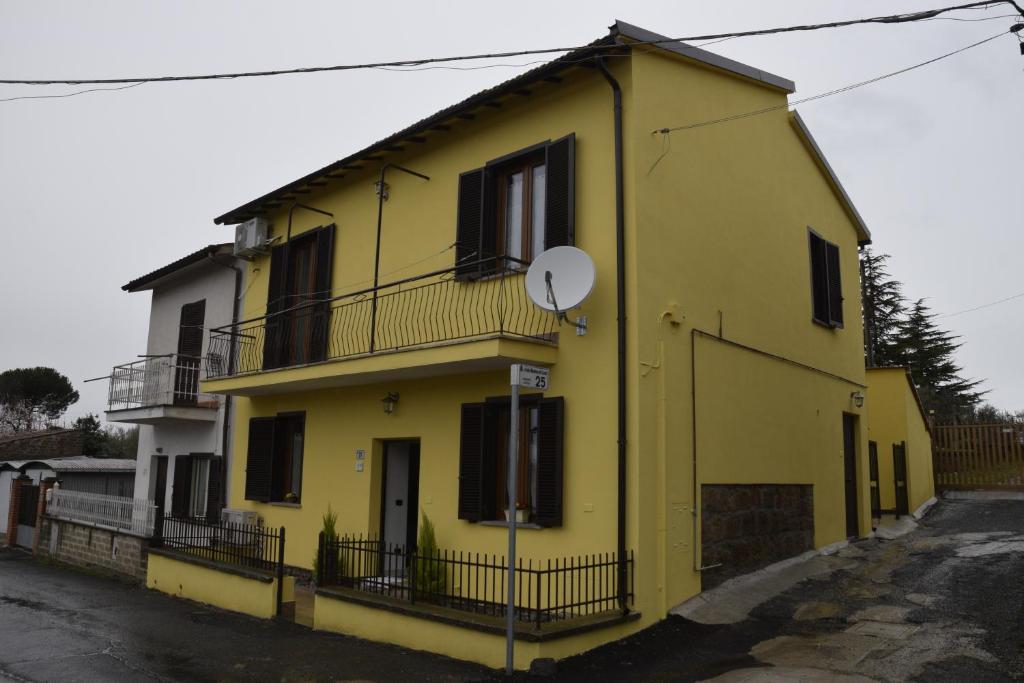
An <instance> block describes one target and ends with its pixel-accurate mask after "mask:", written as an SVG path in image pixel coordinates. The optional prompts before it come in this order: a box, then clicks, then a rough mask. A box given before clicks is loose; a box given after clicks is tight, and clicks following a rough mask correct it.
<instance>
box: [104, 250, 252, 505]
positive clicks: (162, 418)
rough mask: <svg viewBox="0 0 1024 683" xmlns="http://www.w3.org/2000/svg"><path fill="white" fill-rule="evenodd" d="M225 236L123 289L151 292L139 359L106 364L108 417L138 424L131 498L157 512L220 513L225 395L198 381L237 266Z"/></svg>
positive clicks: (234, 297)
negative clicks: (204, 390)
mask: <svg viewBox="0 0 1024 683" xmlns="http://www.w3.org/2000/svg"><path fill="white" fill-rule="evenodd" d="M239 263H240V261H238V260H236V259H235V258H234V257H233V256H232V245H231V244H214V245H210V246H207V247H204V248H202V249H200V250H199V251H196V252H194V253H192V254H189V255H188V256H185V257H184V258H181V259H178V260H177V261H175V262H173V263H170V264H168V265H166V266H164V267H162V268H159V269H157V270H155V271H153V272H151V273H149V274H147V275H143V276H142V277H139V278H136V279H135V280H132V281H131V282H129V283H128V284H126V285H124V287H122V289H123V290H125V291H126V292H144V291H150V292H152V303H151V306H150V315H149V340H148V342H147V344H146V350H145V353H144V354H140V356H139V358H138V359H137V360H134V361H131V362H128V363H125V364H123V365H118V366H116V367H114V368H113V370H112V371H111V373H110V387H109V395H108V403H107V412H106V415H107V420H108V421H110V422H124V423H131V424H137V425H139V450H138V458H137V462H136V471H135V492H134V496H135V498H137V499H148V500H152V501H154V502H155V503H156V504H157V506H158V509H159V512H161V513H163V514H170V515H173V516H191V517H212V518H214V519H219V518H220V508H221V507H223V504H224V501H226V500H227V491H228V486H230V481H228V476H229V475H228V473H229V472H230V471H231V470H230V468H229V467H227V466H226V459H227V458H230V457H231V454H230V452H229V449H230V438H229V437H230V433H231V431H230V430H231V403H230V401H231V399H230V398H228V397H221V396H214V395H209V394H203V393H201V392H200V391H199V380H200V375H201V373H203V372H205V368H206V366H207V363H211V364H216V363H226V362H229V359H224V358H214V357H210V356H208V353H207V348H206V346H207V339H208V338H209V335H207V334H206V330H208V329H210V328H212V327H219V326H224V325H231V324H232V322H233V320H235V316H236V315H237V313H238V311H237V310H236V302H237V301H238V298H239V295H240V293H241V291H242V289H241V288H242V281H243V279H244V275H243V271H242V269H241V268H240V267H239Z"/></svg>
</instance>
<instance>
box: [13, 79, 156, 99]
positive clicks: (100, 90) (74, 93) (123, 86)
mask: <svg viewBox="0 0 1024 683" xmlns="http://www.w3.org/2000/svg"><path fill="white" fill-rule="evenodd" d="M140 85H145V83H132V84H131V85H122V86H120V87H117V88H89V89H88V90H78V91H76V92H67V93H63V94H61V95H22V96H21V97H6V98H4V99H0V102H13V101H14V100H49V99H54V98H59V97H74V96H75V95H85V94H86V93H90V92H109V91H111V90H128V89H129V88H137V87H139V86H140Z"/></svg>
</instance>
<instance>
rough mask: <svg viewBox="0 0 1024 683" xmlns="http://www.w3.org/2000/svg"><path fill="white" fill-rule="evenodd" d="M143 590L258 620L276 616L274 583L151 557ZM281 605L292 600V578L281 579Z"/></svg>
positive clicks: (293, 588) (275, 589) (152, 555)
mask: <svg viewBox="0 0 1024 683" xmlns="http://www.w3.org/2000/svg"><path fill="white" fill-rule="evenodd" d="M146 587H147V588H152V589H153V590H158V591H160V592H161V593H167V594H168V595H173V596H176V597H179V598H188V599H189V600H195V601H196V602H202V603H205V604H207V605H213V606H214V607H220V608H222V609H226V610H231V611H232V612H241V613H243V614H249V615H252V616H254V617H259V618H261V619H270V618H272V617H274V616H275V615H276V614H277V579H276V578H274V579H272V580H271V581H269V582H268V581H260V580H257V579H251V578H246V577H244V576H239V575H237V574H232V573H229V572H225V571H219V570H217V569H212V568H210V567H204V566H201V565H198V564H194V563H191V562H183V561H179V560H175V559H172V558H170V557H167V556H165V555H157V554H154V553H150V555H149V567H148V568H147V570H146ZM282 588H283V591H282V595H283V600H284V602H293V601H294V600H295V578H294V577H291V576H286V577H284V585H283V587H282Z"/></svg>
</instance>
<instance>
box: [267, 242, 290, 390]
mask: <svg viewBox="0 0 1024 683" xmlns="http://www.w3.org/2000/svg"><path fill="white" fill-rule="evenodd" d="M284 251H285V248H284V246H280V247H274V248H273V249H271V250H270V275H269V276H268V284H267V318H266V321H267V322H266V325H265V326H264V329H263V369H264V370H270V369H273V368H279V367H281V365H282V355H283V349H284V320H283V318H282V316H280V315H277V314H278V313H280V312H281V311H283V310H284V308H285V301H284V299H285V274H286V273H285V267H284Z"/></svg>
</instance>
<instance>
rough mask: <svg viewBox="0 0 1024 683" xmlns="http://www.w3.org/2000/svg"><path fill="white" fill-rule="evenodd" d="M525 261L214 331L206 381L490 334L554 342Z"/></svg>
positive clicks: (494, 261)
mask: <svg viewBox="0 0 1024 683" xmlns="http://www.w3.org/2000/svg"><path fill="white" fill-rule="evenodd" d="M525 269H526V264H525V263H523V262H521V261H519V260H517V259H512V258H503V257H502V258H491V259H484V260H481V261H475V262H473V263H468V264H463V265H460V266H457V267H454V268H446V269H443V270H436V271H433V272H431V273H426V274H424V275H417V276H415V277H410V278H406V279H404V280H399V281H396V282H391V283H388V284H384V285H380V286H379V287H377V288H372V287H371V288H369V289H363V290H360V291H357V292H352V293H349V294H344V295H341V296H337V297H331V298H324V299H321V300H314V301H309V300H303V301H299V302H293V301H290V300H285V301H284V302H271V305H272V306H278V307H280V306H281V305H284V310H280V311H275V312H273V313H272V314H270V315H266V316H262V317H259V318H252V319H249V320H244V321H242V322H239V323H237V324H236V325H231V326H226V327H220V328H216V329H212V330H210V342H209V351H208V355H207V376H208V377H225V376H231V375H237V374H245V373H250V372H259V371H261V370H270V369H273V368H281V367H291V366H296V365H304V364H307V363H315V362H319V361H324V360H332V359H339V358H347V357H351V356H359V355H366V354H374V353H384V352H390V351H397V350H401V349H409V348H414V347H422V346H429V345H433V344H439V343H446V342H454V341H463V340H472V339H479V338H487V337H493V336H501V337H512V338H519V339H527V340H533V341H539V342H545V343H555V342H556V340H557V337H556V335H555V332H556V330H557V329H558V328H557V319H556V318H555V316H553V315H552V314H551V313H548V312H546V311H543V310H541V309H539V308H537V307H536V306H535V305H534V304H533V303H532V302H531V301H530V299H529V297H528V296H527V295H526V290H525V287H524V286H523V278H524V277H525Z"/></svg>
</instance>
